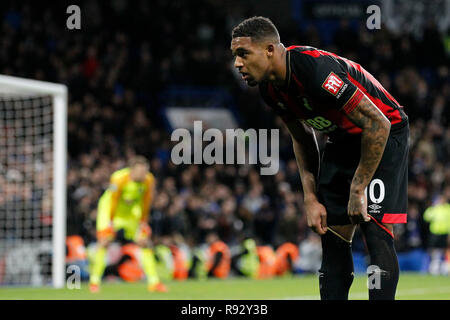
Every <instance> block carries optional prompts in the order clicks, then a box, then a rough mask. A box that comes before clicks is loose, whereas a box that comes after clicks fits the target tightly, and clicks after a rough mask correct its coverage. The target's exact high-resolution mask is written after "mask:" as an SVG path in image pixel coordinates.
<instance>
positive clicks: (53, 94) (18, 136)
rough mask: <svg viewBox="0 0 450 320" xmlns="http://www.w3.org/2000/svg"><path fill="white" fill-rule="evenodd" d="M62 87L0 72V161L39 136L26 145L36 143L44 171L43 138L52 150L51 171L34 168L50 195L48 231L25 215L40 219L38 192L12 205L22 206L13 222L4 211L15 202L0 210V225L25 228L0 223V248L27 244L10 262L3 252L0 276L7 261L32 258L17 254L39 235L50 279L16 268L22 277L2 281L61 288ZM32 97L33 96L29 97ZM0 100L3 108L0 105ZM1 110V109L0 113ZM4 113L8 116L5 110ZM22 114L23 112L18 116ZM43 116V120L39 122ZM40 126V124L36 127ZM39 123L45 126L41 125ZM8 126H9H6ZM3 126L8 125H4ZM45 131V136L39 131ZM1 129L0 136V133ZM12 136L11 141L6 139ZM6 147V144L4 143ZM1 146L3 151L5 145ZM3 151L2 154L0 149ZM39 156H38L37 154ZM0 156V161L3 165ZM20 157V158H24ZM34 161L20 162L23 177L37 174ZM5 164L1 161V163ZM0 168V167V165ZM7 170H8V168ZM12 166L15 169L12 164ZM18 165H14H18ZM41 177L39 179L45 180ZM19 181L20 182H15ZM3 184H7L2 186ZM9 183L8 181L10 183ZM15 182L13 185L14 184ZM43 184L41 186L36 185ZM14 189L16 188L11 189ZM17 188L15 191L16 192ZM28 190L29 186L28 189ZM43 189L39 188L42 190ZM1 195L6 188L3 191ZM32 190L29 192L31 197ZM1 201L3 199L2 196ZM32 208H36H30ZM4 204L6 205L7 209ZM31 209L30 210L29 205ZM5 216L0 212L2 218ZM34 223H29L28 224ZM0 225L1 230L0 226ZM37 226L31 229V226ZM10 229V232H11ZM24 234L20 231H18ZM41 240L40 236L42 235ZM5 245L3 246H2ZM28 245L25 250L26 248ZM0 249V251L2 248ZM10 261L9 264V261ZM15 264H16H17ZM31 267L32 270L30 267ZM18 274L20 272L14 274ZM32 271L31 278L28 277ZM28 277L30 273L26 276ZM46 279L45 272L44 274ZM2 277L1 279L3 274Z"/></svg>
mask: <svg viewBox="0 0 450 320" xmlns="http://www.w3.org/2000/svg"><path fill="white" fill-rule="evenodd" d="M67 95H68V90H67V87H66V86H65V85H62V84H57V83H51V82H45V81H38V80H31V79H24V78H19V77H12V76H6V75H0V101H2V102H1V103H2V104H1V105H0V148H2V149H4V150H0V155H1V157H0V161H2V162H7V161H9V160H4V159H8V157H11V158H13V157H16V158H20V157H22V158H23V157H24V156H25V157H26V156H27V155H28V154H27V153H24V154H18V155H13V156H11V155H10V154H11V153H15V152H16V151H15V150H22V149H23V150H26V147H23V146H22V144H23V145H25V144H26V143H29V142H28V141H33V142H34V141H37V142H36V143H37V144H39V143H40V142H41V141H44V142H43V145H44V147H42V146H40V145H39V147H36V148H34V147H33V146H31V147H29V149H31V151H29V152H30V153H33V152H34V150H35V149H36V150H37V149H38V148H39V150H40V151H39V152H41V153H40V154H39V156H38V157H39V159H40V160H39V161H40V163H42V162H44V163H43V166H42V165H41V167H43V168H44V169H41V171H45V168H47V167H46V164H45V161H46V160H45V159H46V158H45V153H46V152H45V151H46V150H47V149H45V148H46V145H45V143H47V142H48V141H50V142H48V143H49V144H50V143H51V150H52V156H48V157H49V158H50V159H47V161H48V162H52V163H51V164H50V165H49V168H50V167H51V168H52V169H51V171H52V172H50V173H49V172H43V173H40V174H42V175H43V176H44V177H47V178H48V179H47V180H48V181H50V182H48V183H47V186H48V189H46V190H45V192H47V193H50V196H48V199H51V200H48V202H49V204H48V207H49V210H50V207H51V214H50V215H49V216H47V220H45V221H46V223H47V225H48V229H46V230H48V232H49V233H51V234H49V235H48V238H46V237H44V235H39V234H38V233H39V232H40V231H39V230H41V229H39V228H41V227H39V228H37V227H34V226H33V223H34V220H33V221H27V219H35V220H39V221H38V222H39V223H40V222H41V220H43V219H45V217H44V218H42V217H41V216H39V218H36V217H35V213H36V212H39V211H41V210H42V209H41V208H42V207H43V205H42V204H41V203H39V201H40V202H43V201H44V200H43V199H44V198H45V196H42V197H41V198H38V200H35V199H34V203H33V205H34V207H33V208H35V209H33V208H32V205H23V204H21V206H22V207H20V206H19V207H18V208H19V209H17V211H20V210H22V208H23V213H20V212H19V213H18V214H17V215H18V216H23V217H22V218H20V219H22V220H20V221H19V222H17V221H16V222H13V223H9V222H10V221H8V219H9V220H11V219H19V218H13V217H14V215H15V214H16V212H10V211H14V210H15V209H14V208H15V207H14V206H9V207H8V205H5V208H6V209H4V210H3V211H4V212H3V216H4V218H3V219H4V220H5V221H3V223H5V225H6V224H7V223H9V225H11V229H14V228H16V226H17V225H19V226H20V228H24V229H25V228H27V227H29V226H31V227H30V230H28V231H27V230H25V231H23V230H21V231H20V232H19V231H14V230H9V229H7V227H4V228H3V229H2V227H1V226H0V232H3V233H4V235H2V238H3V239H0V241H2V240H3V241H4V243H6V244H7V245H6V248H3V251H4V252H5V251H6V252H7V251H8V249H9V250H10V251H12V250H13V249H11V246H14V245H15V244H16V243H18V242H21V241H22V242H24V241H26V243H27V246H28V247H26V246H25V245H22V247H23V248H25V249H26V250H25V249H24V250H22V252H25V253H22V255H17V254H16V255H15V259H12V258H11V259H9V260H12V261H14V262H11V261H9V260H8V259H7V258H5V257H3V261H2V262H3V265H2V266H1V267H2V268H1V269H0V277H2V276H3V277H5V274H3V275H2V274H1V273H2V270H3V272H5V269H6V268H7V267H8V263H9V267H10V269H14V264H17V265H19V264H20V263H27V262H30V261H33V260H26V259H23V260H26V261H23V260H22V258H21V257H23V256H25V257H26V255H27V252H28V253H32V252H33V250H36V249H34V248H36V245H37V243H39V241H40V240H42V239H45V242H46V244H47V247H49V248H48V260H49V261H48V262H49V265H50V264H51V268H50V267H49V268H48V269H49V270H48V273H51V274H50V275H49V277H48V279H51V280H49V281H46V280H42V277H40V274H42V270H40V269H39V268H38V269H39V271H38V275H34V276H27V277H26V280H24V279H25V276H24V273H17V274H16V275H15V276H16V278H17V279H19V280H20V279H22V280H20V281H19V280H17V282H16V278H14V276H10V277H9V278H8V279H9V280H8V281H9V282H8V281H7V282H6V284H7V285H8V284H12V285H38V286H39V285H47V284H52V285H53V287H55V288H62V287H64V284H65V276H66V271H65V255H66V254H65V238H66V165H67V159H66V157H67V103H68V102H67V100H68V96H67ZM33 99H35V100H33ZM38 99H42V100H38ZM40 101H44V102H42V103H43V104H46V106H45V108H46V109H43V107H42V106H40V105H39V104H40ZM2 106H4V107H3V110H2ZM16 106H19V109H20V113H17V112H16V111H15V110H14V108H16ZM42 110H45V111H43V112H44V113H45V114H44V115H40V114H39V112H41V111H42ZM2 113H3V115H2ZM8 114H9V116H8ZM44 116H47V117H45V119H49V120H43V119H44ZM15 117H19V119H16V118H15ZM20 117H23V118H20ZM32 117H37V118H32ZM44 121H47V122H44ZM16 123H19V125H18V126H22V127H19V128H15V127H14V126H15V125H16ZM29 123H31V124H32V126H33V128H32V129H31V130H29V125H28V124H29ZM34 124H37V125H36V127H34ZM38 126H41V127H38ZM44 126H45V127H44ZM11 127H12V129H11ZM8 130H9V131H8ZM11 131H13V132H14V133H10V132H11ZM5 132H8V134H6V133H5ZM28 132H32V134H33V135H40V136H39V137H38V138H36V137H35V136H34V137H32V138H31V139H29V138H27V137H26V134H27V133H28ZM46 134H47V136H45V135H46ZM2 135H3V137H2ZM11 141H12V142H11ZM11 143H13V144H14V143H16V144H17V145H19V146H20V147H16V146H11ZM8 148H10V149H8ZM5 150H6V151H5ZM8 150H14V151H13V152H10V154H8V152H9V151H8ZM20 152H21V151H17V153H20ZM2 153H3V155H2ZM30 157H31V158H33V157H34V155H31V156H30ZM41 158H42V159H44V160H42V159H41ZM11 161H12V162H14V161H15V160H11ZM2 162H0V166H2V165H4V164H3V163H2ZM25 162H26V161H25ZM35 162H37V160H33V162H32V163H31V164H30V165H29V164H27V163H25V164H21V165H22V167H23V168H25V169H24V170H25V171H27V172H31V173H29V174H28V176H30V177H32V178H29V179H34V177H36V176H37V174H36V173H35V172H33V170H35V169H34V167H35V166H37V165H36V164H35ZM4 166H5V165H4ZM7 166H8V164H6V167H7ZM27 166H28V167H31V168H26V167H27ZM11 167H14V164H13V165H11ZM0 169H1V168H0ZM10 171H12V170H10ZM16 171H17V170H16ZM19 171H20V170H19ZM3 173H4V172H2V173H1V174H2V175H3ZM0 178H3V180H4V181H8V180H7V179H8V177H0ZM47 180H45V181H47ZM0 181H2V180H0ZM26 183H27V184H28V185H27V187H28V188H29V189H32V188H33V186H34V183H35V182H34V181H31V182H30V181H26ZM19 187H20V186H19ZM0 188H2V186H1V185H0ZM5 188H7V186H6V187H5ZM11 188H14V185H13V186H12V187H11ZM16 188H17V187H16ZM42 189H44V188H42ZM16 192H17V191H16ZM20 192H22V191H19V193H20ZM26 192H27V191H26V190H25V187H24V191H23V193H26ZM29 193H31V192H29ZM42 193H44V192H42ZM5 197H7V194H6V196H5ZM31 197H32V196H30V198H31ZM6 203H7V202H6ZM28 208H32V209H30V212H31V211H32V212H31V213H28V212H26V210H28ZM36 208H37V209H36ZM8 210H9V211H8ZM33 210H34V211H33ZM39 214H40V213H39ZM5 217H6V218H5ZM28 217H32V218H28ZM0 223H2V221H0ZM33 228H34V229H33ZM2 230H3V231H2ZM5 230H6V231H7V232H5ZM36 230H37V231H36ZM14 232H15V233H14ZM23 235H26V236H23ZM42 242H44V241H42ZM8 246H9V248H8ZM1 249H2V248H0V258H2V257H1V254H2V252H1ZM27 250H28V251H27ZM4 252H3V253H4ZM11 265H12V266H13V267H11ZM28 268H29V269H26V268H25V269H26V270H32V269H33V268H34V269H33V270H35V268H36V266H28ZM18 269H20V268H18ZM35 273H36V272H35ZM20 277H21V278H20ZM33 277H34V278H33ZM36 277H38V278H39V279H40V280H36ZM30 279H34V281H33V280H30ZM45 279H47V278H45ZM5 281H6V280H5ZM1 285H2V281H1V279H0V286H1Z"/></svg>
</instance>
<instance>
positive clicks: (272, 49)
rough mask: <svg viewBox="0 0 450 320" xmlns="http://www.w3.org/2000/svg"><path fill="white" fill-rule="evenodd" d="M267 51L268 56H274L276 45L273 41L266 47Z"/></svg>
mask: <svg viewBox="0 0 450 320" xmlns="http://www.w3.org/2000/svg"><path fill="white" fill-rule="evenodd" d="M266 52H267V56H268V57H272V56H273V54H274V52H275V47H274V45H273V44H272V43H269V44H268V45H267V47H266Z"/></svg>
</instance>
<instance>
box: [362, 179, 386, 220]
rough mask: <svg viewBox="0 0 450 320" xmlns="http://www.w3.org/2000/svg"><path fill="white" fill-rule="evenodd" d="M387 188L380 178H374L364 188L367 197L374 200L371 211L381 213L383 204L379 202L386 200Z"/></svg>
mask: <svg viewBox="0 0 450 320" xmlns="http://www.w3.org/2000/svg"><path fill="white" fill-rule="evenodd" d="M385 190H386V189H385V187H384V183H383V181H382V180H380V179H373V180H372V181H371V182H370V184H369V186H368V187H367V188H366V189H365V190H364V193H365V195H366V198H367V199H368V200H369V201H370V202H372V204H371V205H369V209H370V210H369V213H380V211H379V209H381V206H380V205H379V203H381V202H382V201H383V200H384V196H385Z"/></svg>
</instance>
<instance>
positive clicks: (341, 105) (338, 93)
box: [308, 57, 363, 113]
mask: <svg viewBox="0 0 450 320" xmlns="http://www.w3.org/2000/svg"><path fill="white" fill-rule="evenodd" d="M324 59H327V60H322V62H321V63H317V65H316V67H315V69H314V73H313V76H312V79H311V81H309V84H308V85H309V89H310V90H311V92H312V93H313V95H314V97H315V98H316V99H317V101H319V102H321V104H322V105H324V106H326V107H327V108H333V109H337V110H341V111H343V112H345V113H348V112H350V111H351V110H352V109H353V108H354V107H355V106H356V105H357V104H358V103H359V101H360V100H361V98H362V96H363V93H362V91H361V90H360V89H358V87H357V86H356V85H355V84H354V83H353V82H352V81H351V80H350V76H349V75H348V73H347V72H346V70H345V69H344V68H343V67H342V66H341V65H340V64H339V63H338V62H336V61H335V60H332V59H331V58H328V57H327V58H324Z"/></svg>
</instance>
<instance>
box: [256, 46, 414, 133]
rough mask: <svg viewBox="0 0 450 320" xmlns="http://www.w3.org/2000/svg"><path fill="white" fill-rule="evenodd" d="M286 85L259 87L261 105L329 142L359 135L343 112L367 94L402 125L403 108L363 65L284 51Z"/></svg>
mask: <svg viewBox="0 0 450 320" xmlns="http://www.w3.org/2000/svg"><path fill="white" fill-rule="evenodd" d="M286 73H287V74H286V81H285V84H284V85H283V86H282V87H277V86H275V85H274V84H273V83H270V82H268V81H264V82H262V83H260V84H259V90H260V93H261V95H262V97H263V99H264V101H265V102H266V103H267V104H268V105H269V106H270V107H272V108H273V109H274V111H275V112H276V113H277V114H278V115H279V116H280V117H281V118H282V119H283V120H284V121H285V122H286V123H288V122H290V121H302V122H304V123H305V124H307V125H309V126H310V127H312V128H314V129H315V130H318V131H321V132H324V133H326V134H328V135H329V136H330V139H332V140H334V138H338V137H345V136H348V135H349V134H350V135H353V136H354V135H359V134H360V133H361V131H362V130H361V129H360V128H359V127H357V126H356V125H354V124H353V123H352V122H351V121H350V119H349V118H348V117H347V114H348V113H350V112H351V111H352V110H353V109H354V108H355V107H356V106H357V105H358V103H359V102H360V101H361V99H362V97H363V96H364V95H365V96H366V97H367V98H369V99H370V100H371V101H372V102H373V103H374V104H375V105H376V106H377V107H378V109H379V110H380V111H381V112H382V113H383V114H384V115H385V116H386V117H387V118H388V119H389V121H390V122H391V127H392V128H394V127H395V126H396V125H400V124H402V125H403V124H404V122H406V121H407V119H408V117H407V115H406V114H405V113H404V111H403V107H402V106H401V105H400V104H399V103H398V102H397V101H396V100H395V99H394V97H392V95H391V94H389V92H387V91H386V89H385V88H383V86H382V85H381V84H380V83H379V82H378V81H377V80H376V79H375V78H374V77H373V76H372V75H371V74H370V73H369V72H367V71H366V70H365V69H364V68H363V67H362V66H361V65H359V64H357V63H355V62H353V61H351V60H348V59H346V58H343V57H340V56H338V55H336V54H334V53H331V52H327V51H324V50H319V49H316V48H313V47H308V46H290V47H288V48H287V52H286Z"/></svg>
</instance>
